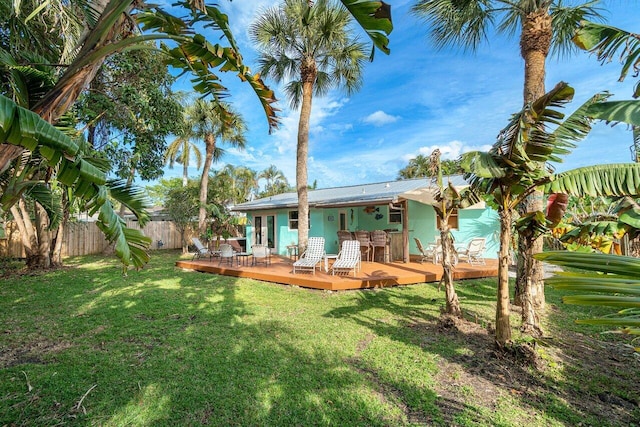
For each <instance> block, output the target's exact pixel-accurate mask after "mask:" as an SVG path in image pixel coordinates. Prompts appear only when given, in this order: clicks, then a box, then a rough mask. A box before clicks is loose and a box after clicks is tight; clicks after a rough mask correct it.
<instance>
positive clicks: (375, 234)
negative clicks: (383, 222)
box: [371, 230, 389, 262]
mask: <svg viewBox="0 0 640 427" xmlns="http://www.w3.org/2000/svg"><path fill="white" fill-rule="evenodd" d="M388 244H389V239H388V237H387V232H386V231H383V230H374V231H372V232H371V252H372V253H371V259H372V260H373V261H374V262H375V260H376V248H382V262H387V261H388V259H387V258H386V257H385V254H386V253H387V252H386V249H387V245H388Z"/></svg>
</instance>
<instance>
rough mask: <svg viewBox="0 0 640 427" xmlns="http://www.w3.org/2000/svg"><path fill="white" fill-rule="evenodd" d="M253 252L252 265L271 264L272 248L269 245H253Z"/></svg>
mask: <svg viewBox="0 0 640 427" xmlns="http://www.w3.org/2000/svg"><path fill="white" fill-rule="evenodd" d="M251 254H252V256H253V261H252V262H251V265H258V264H260V263H262V264H264V265H265V266H269V265H270V264H271V250H270V249H269V248H268V247H267V246H265V245H252V246H251Z"/></svg>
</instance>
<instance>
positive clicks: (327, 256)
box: [322, 254, 338, 273]
mask: <svg viewBox="0 0 640 427" xmlns="http://www.w3.org/2000/svg"><path fill="white" fill-rule="evenodd" d="M322 259H324V271H326V272H327V273H328V272H329V260H330V259H332V260H334V261H335V260H336V259H338V254H324V256H323V257H322Z"/></svg>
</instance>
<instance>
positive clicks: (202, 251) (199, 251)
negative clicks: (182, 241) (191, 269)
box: [191, 237, 217, 261]
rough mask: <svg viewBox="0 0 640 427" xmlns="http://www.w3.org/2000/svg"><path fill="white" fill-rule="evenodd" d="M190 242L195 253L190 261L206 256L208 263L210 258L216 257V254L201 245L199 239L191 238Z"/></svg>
mask: <svg viewBox="0 0 640 427" xmlns="http://www.w3.org/2000/svg"><path fill="white" fill-rule="evenodd" d="M191 241H192V242H193V246H195V247H196V253H195V254H193V258H191V261H193V260H194V259H199V258H202V257H205V256H208V257H209V261H211V257H212V256H214V255H217V252H213V251H211V250H209V248H208V247H206V246H205V245H203V244H202V242H201V241H200V239H198V238H197V237H192V238H191Z"/></svg>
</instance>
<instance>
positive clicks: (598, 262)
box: [536, 252, 640, 351]
mask: <svg viewBox="0 0 640 427" xmlns="http://www.w3.org/2000/svg"><path fill="white" fill-rule="evenodd" d="M536 258H537V259H539V260H541V261H545V262H548V263H551V264H555V265H560V266H564V267H568V268H571V269H578V271H571V272H558V273H556V274H555V275H554V276H553V277H551V278H549V279H547V280H546V283H547V284H548V285H551V286H553V287H555V288H557V289H563V290H572V291H581V292H588V293H586V294H579V295H571V296H565V297H563V298H562V300H563V301H564V302H565V303H567V304H580V305H595V306H606V307H617V308H621V310H619V311H617V312H615V313H613V314H611V315H609V316H604V317H597V318H591V319H581V320H578V321H577V322H578V323H584V324H590V325H606V326H607V327H611V326H614V327H619V328H621V329H618V330H617V332H620V333H624V334H632V335H640V280H638V277H639V275H640V260H638V259H637V258H633V257H625V256H620V255H609V254H596V253H587V254H584V253H577V252H545V253H541V254H537V255H536ZM636 351H640V347H639V348H636Z"/></svg>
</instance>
